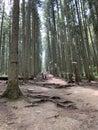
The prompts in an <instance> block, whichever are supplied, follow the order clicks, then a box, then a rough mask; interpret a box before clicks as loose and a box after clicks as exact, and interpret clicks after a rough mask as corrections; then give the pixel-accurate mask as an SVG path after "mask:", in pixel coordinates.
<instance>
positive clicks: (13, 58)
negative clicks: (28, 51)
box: [3, 0, 22, 99]
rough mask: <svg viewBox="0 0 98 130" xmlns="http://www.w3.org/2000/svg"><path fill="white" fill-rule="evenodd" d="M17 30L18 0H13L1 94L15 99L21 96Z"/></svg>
mask: <svg viewBox="0 0 98 130" xmlns="http://www.w3.org/2000/svg"><path fill="white" fill-rule="evenodd" d="M18 31H19V0H14V2H13V22H12V42H11V43H10V48H9V73H8V86H7V89H6V91H5V92H4V93H3V96H5V97H7V98H11V99H17V98H19V97H20V96H22V93H21V91H20V89H19V84H18Z"/></svg>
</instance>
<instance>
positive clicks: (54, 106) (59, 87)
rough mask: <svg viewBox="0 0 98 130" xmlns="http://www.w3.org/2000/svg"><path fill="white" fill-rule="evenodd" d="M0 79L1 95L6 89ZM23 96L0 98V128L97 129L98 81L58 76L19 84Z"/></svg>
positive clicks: (37, 129) (5, 129)
mask: <svg viewBox="0 0 98 130" xmlns="http://www.w3.org/2000/svg"><path fill="white" fill-rule="evenodd" d="M6 86H7V84H6V82H5V81H0V95H1V94H2V92H3V91H4V90H5V89H6ZM20 88H21V91H22V92H23V93H24V95H25V98H22V99H19V100H16V101H13V100H11V101H9V100H7V99H4V98H0V130H98V81H93V82H90V83H89V82H87V81H86V80H84V81H82V82H81V83H80V85H76V84H68V83H67V82H66V81H64V80H62V79H58V78H53V77H52V78H50V79H48V80H45V81H43V82H42V81H35V82H34V81H29V83H28V84H22V85H20Z"/></svg>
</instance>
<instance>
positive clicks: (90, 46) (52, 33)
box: [0, 0, 98, 82]
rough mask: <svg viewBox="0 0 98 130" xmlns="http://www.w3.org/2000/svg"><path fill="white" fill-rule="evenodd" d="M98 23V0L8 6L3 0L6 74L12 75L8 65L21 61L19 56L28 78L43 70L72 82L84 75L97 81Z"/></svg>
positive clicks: (30, 0) (0, 15)
mask: <svg viewBox="0 0 98 130" xmlns="http://www.w3.org/2000/svg"><path fill="white" fill-rule="evenodd" d="M15 2H16V3H15ZM13 3H14V5H13ZM16 5H19V6H17V7H18V8H16ZM7 7H9V8H7ZM15 8H16V9H17V11H18V12H19V15H17V14H18V13H17V11H15ZM13 14H14V15H13ZM15 15H16V16H17V19H16V21H14V19H15V18H16V16H15ZM18 16H19V17H18ZM18 18H19V19H18ZM13 21H14V22H13ZM97 21H98V2H97V1H96V0H46V1H41V0H22V1H19V0H18V1H16V0H14V1H12V0H10V1H9V5H8V6H7V5H6V0H5V1H2V0H1V1H0V75H1V76H6V75H8V74H9V72H10V74H9V75H11V71H13V70H11V71H8V64H9V67H10V66H11V64H10V63H16V60H15V57H16V59H17V58H18V62H17V64H18V76H20V77H23V79H24V81H25V82H27V80H28V79H29V78H30V77H34V76H36V75H37V74H38V73H39V72H49V73H51V74H53V75H54V76H58V77H62V78H65V79H67V80H68V81H69V82H72V81H73V77H75V81H76V82H79V81H80V80H81V78H83V77H86V78H87V79H88V80H89V81H91V80H94V79H95V77H97V76H98V57H97V56H98V22H97ZM14 23H17V24H14ZM13 24H14V27H13ZM18 25H19V30H17V28H18ZM13 28H14V29H13ZM15 32H16V33H15ZM17 34H18V42H16V43H17V44H18V45H17V46H16V48H15V45H16V44H14V42H13V41H15V36H17ZM13 39H14V40H13ZM16 41H17V39H16ZM17 47H18V49H17ZM15 50H16V51H17V52H16V51H15ZM15 52H16V53H17V54H18V57H17V56H15ZM9 53H10V55H9ZM13 57H14V58H13ZM9 59H10V62H9ZM13 59H14V60H13ZM14 68H15V66H13V69H14ZM11 69H12V68H11ZM12 75H14V73H13V74H12Z"/></svg>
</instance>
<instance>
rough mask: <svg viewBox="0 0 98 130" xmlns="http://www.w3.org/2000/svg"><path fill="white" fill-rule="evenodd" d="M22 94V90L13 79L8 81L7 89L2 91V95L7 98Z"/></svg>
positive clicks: (16, 97)
mask: <svg viewBox="0 0 98 130" xmlns="http://www.w3.org/2000/svg"><path fill="white" fill-rule="evenodd" d="M21 96H22V92H21V91H20V88H19V86H18V83H17V82H15V81H9V82H8V86H7V89H6V90H5V92H4V93H3V95H2V97H6V98H9V99H18V98H20V97H21Z"/></svg>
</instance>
